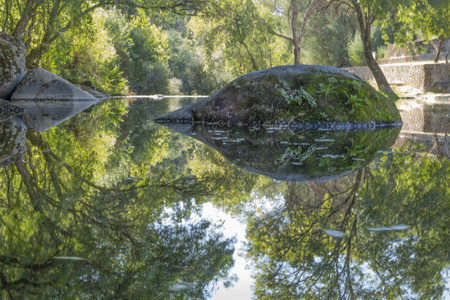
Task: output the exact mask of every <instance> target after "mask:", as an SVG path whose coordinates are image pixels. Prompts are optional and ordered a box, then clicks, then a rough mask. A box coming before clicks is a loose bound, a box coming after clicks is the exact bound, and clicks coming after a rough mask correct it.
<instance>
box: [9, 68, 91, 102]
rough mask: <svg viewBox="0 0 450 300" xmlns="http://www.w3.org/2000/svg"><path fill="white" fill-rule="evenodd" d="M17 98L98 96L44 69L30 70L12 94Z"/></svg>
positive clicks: (80, 97)
mask: <svg viewBox="0 0 450 300" xmlns="http://www.w3.org/2000/svg"><path fill="white" fill-rule="evenodd" d="M15 100H39V101H43V100H44V101H45V100H52V101H53V100H69V101H96V100H97V98H95V97H93V96H92V95H90V94H89V93H87V92H85V91H83V90H82V89H80V88H79V87H77V86H75V85H73V84H72V83H70V82H68V81H66V80H64V79H62V78H61V77H59V76H57V75H55V74H52V73H50V72H48V71H46V70H44V69H40V68H36V69H33V70H31V71H30V72H28V73H27V74H26V75H25V76H24V78H23V79H22V81H21V82H20V84H19V85H18V86H17V88H16V89H15V91H14V93H13V94H12V96H11V101H15Z"/></svg>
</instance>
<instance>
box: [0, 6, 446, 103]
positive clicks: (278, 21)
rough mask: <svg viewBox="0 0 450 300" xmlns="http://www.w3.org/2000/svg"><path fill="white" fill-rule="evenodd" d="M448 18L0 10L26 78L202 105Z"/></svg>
mask: <svg viewBox="0 0 450 300" xmlns="http://www.w3.org/2000/svg"><path fill="white" fill-rule="evenodd" d="M449 16H450V2H449V1H448V0H391V1H387V0H374V1H368V0H367V1H365V0H331V1H326V0H282V1H276V0H166V1H161V0H114V1H106V0H93V1H87V0H72V1H63V0H15V1H13V0H0V29H1V31H3V32H6V33H8V34H11V35H14V36H15V37H17V38H20V39H22V40H23V41H24V43H25V45H26V47H27V51H28V55H27V67H28V68H32V67H35V66H40V67H42V68H45V69H47V70H49V71H51V72H53V73H55V74H58V75H60V76H62V77H63V78H65V79H67V80H69V81H71V82H73V83H76V84H85V85H92V86H93V87H94V88H96V89H98V90H103V91H106V92H108V93H110V94H112V95H125V94H165V95H208V94H211V93H213V92H214V91H216V90H218V89H220V88H221V87H223V86H224V85H225V84H226V83H228V82H229V81H231V80H232V79H234V78H236V77H238V76H240V75H243V74H246V73H248V72H252V71H256V70H260V69H265V68H269V67H274V66H278V65H286V64H293V63H294V62H295V63H302V64H319V65H331V66H336V67H350V66H360V65H364V64H365V63H366V62H367V57H368V53H369V52H370V53H376V54H375V56H376V58H383V57H384V56H385V54H386V49H387V46H386V45H387V44H388V43H396V44H398V45H400V46H405V45H406V43H407V42H410V41H413V40H420V39H421V40H425V41H427V40H429V39H430V38H434V37H442V38H443V37H446V36H450V25H449V24H448V22H447V20H448V18H449ZM368 37H370V38H368ZM369 50H370V51H369ZM369 67H370V66H369Z"/></svg>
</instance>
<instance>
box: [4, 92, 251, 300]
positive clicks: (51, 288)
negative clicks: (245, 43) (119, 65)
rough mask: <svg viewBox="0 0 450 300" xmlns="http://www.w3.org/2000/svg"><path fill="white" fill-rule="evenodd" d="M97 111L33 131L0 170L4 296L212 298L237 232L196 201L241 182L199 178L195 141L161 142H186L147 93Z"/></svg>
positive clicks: (228, 263)
mask: <svg viewBox="0 0 450 300" xmlns="http://www.w3.org/2000/svg"><path fill="white" fill-rule="evenodd" d="M137 104H138V103H137ZM160 106H162V108H161V107H160V108H157V109H156V111H158V109H159V110H161V109H162V110H165V109H167V108H166V107H165V104H161V105H160ZM143 108H144V109H143ZM135 109H136V110H139V111H144V113H143V114H142V113H138V112H137V111H135ZM92 110H93V111H92V112H91V115H90V117H89V118H87V115H86V114H85V113H82V114H80V115H79V116H77V117H75V118H74V119H72V120H71V121H70V122H68V123H65V124H63V125H62V126H60V127H57V128H52V129H51V130H49V131H47V132H45V133H43V134H38V133H33V132H28V134H27V139H28V148H29V151H28V154H27V156H26V159H25V161H20V162H17V163H16V164H15V166H10V167H8V168H5V169H3V170H2V171H1V173H0V182H1V183H2V187H3V188H2V189H1V190H0V296H1V297H2V298H8V297H9V298H11V299H16V298H23V297H27V298H28V297H30V298H33V297H35V298H100V297H110V298H114V297H116V298H136V297H137V298H152V299H167V298H171V297H177V298H179V299H184V298H189V297H191V298H195V299H203V298H206V297H208V296H209V295H210V292H211V291H212V288H213V287H214V284H215V283H217V282H218V281H219V280H227V278H228V270H229V268H230V267H231V266H232V264H233V260H232V258H231V257H232V254H233V252H234V247H233V242H234V241H233V239H227V238H224V237H223V236H222V234H220V233H218V231H217V229H218V228H217V227H215V226H213V225H212V224H210V223H209V222H206V221H204V220H201V219H200V218H201V216H197V215H196V214H195V211H199V208H198V204H199V203H201V201H203V199H205V197H211V196H213V195H218V196H220V195H222V196H223V197H226V195H228V194H230V195H231V194H235V195H237V194H238V191H237V190H234V188H233V186H227V187H226V188H223V187H222V185H223V182H225V181H224V180H223V178H222V179H220V180H218V179H216V178H214V177H212V176H208V175H206V174H203V173H202V172H197V173H196V174H195V176H191V175H190V171H189V169H187V168H186V158H185V156H186V155H188V154H189V153H191V154H195V151H194V152H193V150H189V149H187V148H186V149H183V150H182V151H181V152H179V153H170V151H160V147H159V146H158V145H159V144H158V142H157V141H158V140H165V141H167V143H169V144H172V143H174V144H175V145H176V144H177V143H179V141H178V140H177V139H176V138H168V137H167V136H168V135H169V131H168V130H166V129H164V128H162V127H160V126H158V125H155V124H153V123H151V122H150V121H149V120H150V119H149V116H148V115H146V114H145V111H146V107H145V106H143V105H142V103H141V105H132V106H130V107H128V108H127V106H126V103H125V102H123V101H121V100H117V101H111V102H107V103H103V104H102V105H100V106H96V107H94V108H93V109H92ZM127 110H128V113H126V111H127ZM147 111H155V110H147ZM137 133H139V135H141V134H142V137H145V139H143V138H141V139H137V138H136V136H135V135H136V134H137ZM155 141H156V144H155ZM147 146H148V147H147ZM169 146H170V147H171V146H172V145H167V146H165V147H163V148H164V149H168V148H169ZM136 149H140V150H139V151H135V150H136ZM174 163H175V165H174ZM249 189H250V188H249Z"/></svg>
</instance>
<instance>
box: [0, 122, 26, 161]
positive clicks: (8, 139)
mask: <svg viewBox="0 0 450 300" xmlns="http://www.w3.org/2000/svg"><path fill="white" fill-rule="evenodd" d="M25 135H26V128H25V126H24V125H23V123H22V120H21V119H20V118H19V117H18V116H9V117H6V116H3V118H2V120H0V167H3V166H6V165H9V164H11V163H14V162H15V161H18V160H21V159H22V158H23V157H24V156H25V153H26V151H27V149H26V137H25Z"/></svg>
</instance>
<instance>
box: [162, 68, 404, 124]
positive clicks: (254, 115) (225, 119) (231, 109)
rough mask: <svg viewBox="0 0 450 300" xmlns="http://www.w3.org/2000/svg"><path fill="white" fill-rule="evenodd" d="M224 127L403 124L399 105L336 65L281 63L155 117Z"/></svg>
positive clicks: (164, 120)
mask: <svg viewBox="0 0 450 300" xmlns="http://www.w3.org/2000/svg"><path fill="white" fill-rule="evenodd" d="M156 121H157V122H160V123H173V122H175V123H191V122H193V123H202V124H215V125H219V126H224V125H227V126H235V125H243V126H246V125H247V126H248V125H264V124H267V125H270V126H273V125H274V124H275V125H280V126H293V127H295V128H303V129H321V128H323V127H325V128H327V129H330V128H331V129H352V128H358V129H360V128H373V127H385V126H391V125H400V124H401V118H400V114H399V112H398V110H397V108H396V107H395V104H394V103H393V102H392V101H391V100H389V99H387V98H386V97H384V96H383V95H382V94H381V93H379V92H377V91H376V90H375V89H374V88H373V87H372V86H370V85H369V84H368V83H366V82H365V81H363V80H361V79H360V78H358V77H356V76H354V75H352V74H350V73H348V72H346V71H343V70H341V69H337V68H334V67H328V66H314V65H297V66H280V67H274V68H271V69H266V70H262V71H257V72H253V73H249V74H247V75H244V76H242V77H239V78H238V79H236V80H234V81H232V82H231V83H229V84H228V85H226V86H225V87H224V88H223V89H222V90H220V91H218V92H217V93H215V94H213V95H212V96H211V97H208V98H206V99H203V100H200V101H198V102H197V103H195V104H193V105H191V106H188V107H185V108H182V109H180V110H178V111H175V112H172V113H170V114H168V115H165V116H163V117H161V118H159V119H157V120H156Z"/></svg>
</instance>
